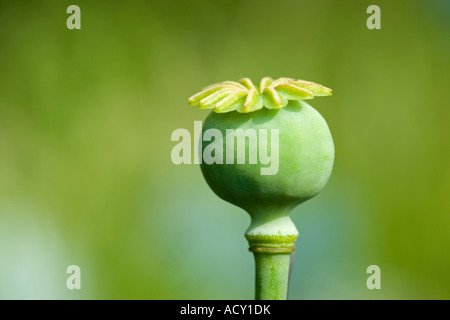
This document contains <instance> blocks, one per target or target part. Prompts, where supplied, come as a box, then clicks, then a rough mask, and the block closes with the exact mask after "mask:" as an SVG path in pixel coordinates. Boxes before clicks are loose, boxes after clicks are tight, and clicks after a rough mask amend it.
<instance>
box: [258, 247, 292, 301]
mask: <svg viewBox="0 0 450 320" xmlns="http://www.w3.org/2000/svg"><path fill="white" fill-rule="evenodd" d="M253 255H254V258H255V271H256V276H255V300H286V299H287V293H288V286H289V269H290V260H291V257H290V254H289V253H268V252H253Z"/></svg>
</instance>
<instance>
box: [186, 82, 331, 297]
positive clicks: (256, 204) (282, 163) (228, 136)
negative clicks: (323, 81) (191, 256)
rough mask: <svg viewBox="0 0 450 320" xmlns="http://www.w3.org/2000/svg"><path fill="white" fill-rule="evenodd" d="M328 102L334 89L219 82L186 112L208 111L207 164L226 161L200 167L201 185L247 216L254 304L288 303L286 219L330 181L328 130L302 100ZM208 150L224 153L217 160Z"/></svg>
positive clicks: (290, 233)
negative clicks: (267, 301) (265, 301)
mask: <svg viewBox="0 0 450 320" xmlns="http://www.w3.org/2000/svg"><path fill="white" fill-rule="evenodd" d="M326 95H331V89H328V88H326V87H323V86H321V85H319V84H316V83H313V82H309V81H303V80H294V79H289V78H280V79H277V80H272V79H270V78H264V79H263V80H262V81H261V83H260V85H259V87H255V86H254V85H253V83H252V82H251V81H250V80H249V79H242V80H241V81H240V82H231V81H227V82H222V83H219V84H216V85H212V86H209V87H207V88H205V89H204V90H203V91H202V92H200V93H199V94H197V95H195V96H193V97H192V98H190V99H189V102H190V104H191V105H197V104H199V108H202V109H212V112H211V113H210V114H209V116H208V117H207V119H206V120H205V122H204V124H203V128H202V131H203V132H202V136H205V135H206V136H211V134H209V135H208V131H209V132H212V133H214V132H217V133H219V132H220V135H214V137H215V139H213V138H211V141H212V142H211V144H210V145H208V144H203V145H202V154H203V156H204V157H205V155H208V154H209V155H210V156H212V157H215V159H216V160H220V156H222V159H223V161H203V162H202V164H201V171H202V173H203V176H204V178H205V180H206V182H207V183H208V185H209V186H210V187H211V189H212V190H213V191H214V192H215V193H216V194H217V195H218V196H219V197H220V198H222V199H224V200H226V201H228V202H230V203H232V204H235V205H237V206H239V207H241V208H242V209H244V210H246V211H247V212H248V213H249V214H250V216H251V224H250V227H249V228H248V230H247V232H246V234H245V236H246V238H247V240H248V241H249V245H250V251H253V252H254V253H255V261H256V291H257V292H256V298H257V299H285V298H286V294H287V292H286V291H287V274H288V269H289V268H288V264H289V263H287V264H286V261H287V262H289V253H291V252H293V250H294V243H295V240H296V238H297V236H298V231H297V229H296V227H295V225H294V224H293V222H292V221H291V219H290V218H289V214H290V212H291V210H292V209H293V208H294V207H295V206H297V205H298V204H300V203H302V202H304V201H306V200H308V199H310V198H312V197H314V196H315V195H317V194H318V193H319V192H320V191H321V190H322V188H323V187H324V186H325V184H326V183H327V181H328V178H329V177H330V174H331V171H332V167H333V161H334V145H333V139H332V137H331V133H330V130H329V128H328V125H327V123H326V122H325V120H324V118H323V117H322V116H321V115H320V114H319V112H317V111H316V110H315V109H314V108H313V107H311V106H310V105H309V104H308V103H306V102H305V101H304V100H307V99H313V98H314V97H315V96H326ZM217 137H223V138H221V139H219V138H217ZM213 140H214V141H213ZM213 144H214V145H215V146H217V147H220V149H221V150H225V151H224V152H223V153H225V154H222V155H219V157H218V154H217V152H212V150H213V149H214V148H211V145H213ZM214 151H217V150H214ZM212 153H214V154H212ZM267 159H270V160H271V162H272V163H270V164H268V161H267ZM258 160H259V161H258ZM274 265H277V267H276V268H273V266H274ZM274 279H276V281H273V280H274ZM274 283H275V284H274Z"/></svg>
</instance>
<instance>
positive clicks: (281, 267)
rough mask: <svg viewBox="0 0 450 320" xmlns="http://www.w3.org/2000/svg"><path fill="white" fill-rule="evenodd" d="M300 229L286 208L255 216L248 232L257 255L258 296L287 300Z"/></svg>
mask: <svg viewBox="0 0 450 320" xmlns="http://www.w3.org/2000/svg"><path fill="white" fill-rule="evenodd" d="M297 236H298V231H297V228H296V227H295V225H294V223H293V222H292V220H291V219H290V218H289V216H288V213H286V211H278V212H276V211H266V212H264V214H259V215H255V214H253V215H252V222H251V224H250V227H249V228H248V229H247V231H246V233H245V237H246V238H247V240H248V243H249V245H250V248H249V250H250V251H251V252H253V254H254V257H255V270H256V280H255V299H256V300H286V299H287V290H288V282H289V268H290V260H291V257H290V253H291V252H294V250H295V240H296V239H297Z"/></svg>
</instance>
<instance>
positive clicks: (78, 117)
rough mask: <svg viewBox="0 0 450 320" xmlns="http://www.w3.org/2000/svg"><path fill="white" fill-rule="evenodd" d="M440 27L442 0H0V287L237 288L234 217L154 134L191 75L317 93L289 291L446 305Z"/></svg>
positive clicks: (99, 295) (118, 293)
mask: <svg viewBox="0 0 450 320" xmlns="http://www.w3.org/2000/svg"><path fill="white" fill-rule="evenodd" d="M70 4H77V5H79V6H80V8H81V26H82V28H81V30H68V29H67V28H66V19H67V18H68V16H69V15H68V14H67V13H66V8H67V7H68V6H69V5H70ZM371 4H377V5H379V6H380V8H381V27H382V29H381V30H368V29H367V27H366V20H367V18H368V17H369V15H368V14H367V13H366V9H367V7H368V6H369V5H371ZM449 31H450V2H449V1H445V0H442V1H431V0H422V1H412V0H408V1H407V0H399V1H388V0H377V1H337V0H336V1H325V0H316V1H273V0H272V1H263V0H252V1H248V0H245V1H137V0H136V1H111V0H108V1H106V0H104V1H95V2H93V1H78V0H77V1H57V0H53V1H52V0H46V1H33V2H28V1H27V2H25V1H1V2H0V298H3V299H31V298H40V299H252V298H253V290H254V289H253V281H254V280H253V277H254V270H253V268H254V265H253V258H252V255H251V254H250V253H249V252H248V251H247V243H246V240H245V238H244V236H243V234H244V231H245V229H246V228H247V226H248V225H249V223H250V219H249V217H248V215H247V214H246V213H245V212H243V211H242V210H241V209H239V208H237V207H234V206H232V205H230V204H228V203H226V202H224V201H222V200H221V199H219V198H218V197H216V196H215V195H214V194H213V192H212V191H211V190H210V189H209V188H208V186H207V185H206V183H205V182H204V180H203V177H202V176H201V173H200V170H199V167H198V166H197V165H180V166H176V165H174V164H173V163H172V162H171V158H170V153H171V149H172V148H173V146H174V145H175V144H176V143H175V142H172V141H171V139H170V137H171V133H172V131H173V130H175V129H177V128H186V129H189V130H190V131H193V121H194V120H203V119H204V118H205V117H206V116H207V113H208V112H207V111H199V110H196V109H195V108H189V107H188V106H187V98H188V97H189V96H190V95H192V94H194V93H195V92H197V91H198V90H199V89H201V88H202V87H204V86H206V85H208V84H211V83H215V82H219V81H223V80H238V79H240V78H241V77H244V76H246V77H250V78H251V79H253V80H254V81H259V79H260V78H261V77H263V76H272V77H280V76H285V77H293V78H300V79H307V80H311V81H316V82H319V83H322V84H324V85H326V86H328V87H331V88H333V90H334V91H333V93H334V94H333V97H330V98H320V99H316V100H314V101H311V103H312V105H313V106H314V107H315V108H316V109H317V110H319V112H320V113H321V114H322V115H323V116H324V117H325V119H327V122H328V124H329V126H330V129H331V131H332V134H333V137H334V141H335V147H336V162H335V167H334V171H333V174H332V177H331V179H330V181H329V183H328V185H327V187H326V188H325V189H324V190H323V192H322V193H321V194H320V195H318V196H317V197H316V198H314V199H312V200H310V201H308V202H307V203H305V204H303V205H301V206H299V207H298V208H296V209H295V211H294V212H293V214H292V216H293V220H294V221H295V222H296V224H297V227H298V229H299V231H300V238H299V240H298V242H297V251H296V258H295V264H294V269H293V276H292V280H291V290H290V293H289V296H290V298H291V299H449V298H450V273H449V272H448V271H449V270H450V254H449V253H450V206H449V196H448V195H449V193H450V170H449V164H450V161H449V160H450V154H449V152H450V145H449V136H450V130H449V123H450V118H449V116H450V109H449V107H450V106H449V102H450V100H449V97H448V94H449V93H448V91H449V89H448V87H449V84H450V83H449V66H450V61H449V57H450V45H449V38H450V32H449ZM72 264H76V265H79V266H80V268H81V274H82V284H81V285H82V289H81V290H72V291H71V290H68V289H67V288H66V279H67V277H68V274H66V268H67V266H69V265H72ZM372 264H376V265H378V266H380V268H381V287H382V289H381V290H368V289H367V288H366V279H367V277H368V276H369V275H368V274H366V268H367V267H368V266H369V265H372Z"/></svg>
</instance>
